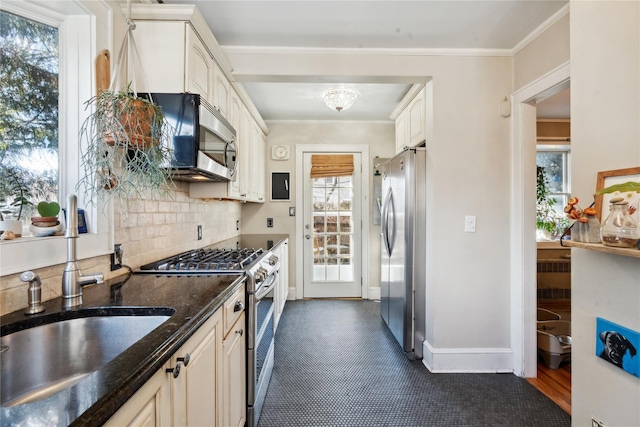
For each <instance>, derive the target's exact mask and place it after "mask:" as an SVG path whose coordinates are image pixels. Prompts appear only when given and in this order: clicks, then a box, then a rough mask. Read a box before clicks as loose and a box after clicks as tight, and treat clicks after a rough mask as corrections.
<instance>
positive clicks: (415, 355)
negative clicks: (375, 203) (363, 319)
mask: <svg viewBox="0 0 640 427" xmlns="http://www.w3.org/2000/svg"><path fill="white" fill-rule="evenodd" d="M425 169H426V150H425V148H410V149H406V150H404V151H403V152H401V153H399V154H398V155H396V156H395V157H394V158H392V159H390V160H388V161H387V162H385V163H384V164H383V165H382V167H381V173H382V200H383V203H382V218H381V224H380V228H381V235H382V239H381V240H382V248H381V254H382V262H381V264H382V271H381V284H380V288H381V298H380V315H381V316H382V318H383V319H384V321H385V323H386V324H387V325H388V326H389V329H390V330H391V332H392V333H393V335H394V336H395V338H396V340H397V341H398V343H399V344H400V346H401V347H402V349H403V350H404V351H405V353H406V354H407V357H409V358H410V359H421V358H422V342H423V341H424V336H425V304H426V299H425V298H426V295H425V280H426V267H425V264H426V239H427V235H426V170H425Z"/></svg>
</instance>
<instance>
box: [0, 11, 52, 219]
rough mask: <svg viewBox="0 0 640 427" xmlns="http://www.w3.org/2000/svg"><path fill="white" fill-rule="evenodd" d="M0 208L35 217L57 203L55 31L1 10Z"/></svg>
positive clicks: (6, 213) (19, 216) (14, 214)
mask: <svg viewBox="0 0 640 427" xmlns="http://www.w3.org/2000/svg"><path fill="white" fill-rule="evenodd" d="M0 51H2V54H3V55H2V56H3V58H2V61H0V141H2V143H0V177H1V178H0V200H1V201H2V204H1V206H0V208H1V212H2V214H3V216H5V217H9V216H12V217H13V218H14V219H22V222H23V224H25V225H28V218H29V217H31V216H32V215H35V214H36V213H35V212H34V211H35V205H36V204H37V203H38V202H39V201H57V200H58V65H59V62H58V29H57V28H55V27H52V26H50V25H46V24H42V23H40V22H36V21H33V20H31V19H26V18H24V17H21V16H18V15H14V14H12V13H8V12H3V11H0Z"/></svg>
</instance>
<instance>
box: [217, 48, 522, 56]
mask: <svg viewBox="0 0 640 427" xmlns="http://www.w3.org/2000/svg"><path fill="white" fill-rule="evenodd" d="M221 49H222V51H223V52H224V53H225V54H245V55H256V54H269V55H273V54H289V55H370V56H511V55H512V53H511V51H512V50H511V49H393V48H385V49H382V48H380V49H376V48H371V49H363V48H324V47H284V46H281V47H274V46H221Z"/></svg>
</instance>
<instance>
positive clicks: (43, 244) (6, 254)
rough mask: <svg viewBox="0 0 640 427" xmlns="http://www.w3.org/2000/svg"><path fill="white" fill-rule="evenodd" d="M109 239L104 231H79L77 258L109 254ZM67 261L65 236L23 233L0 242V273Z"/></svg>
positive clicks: (18, 271)
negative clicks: (15, 237)
mask: <svg viewBox="0 0 640 427" xmlns="http://www.w3.org/2000/svg"><path fill="white" fill-rule="evenodd" d="M109 242H110V239H109V237H108V235H107V236H105V235H103V234H81V235H80V237H79V238H78V241H77V242H76V243H77V248H76V253H77V259H78V260H80V259H87V258H93V257H97V256H101V255H106V254H109V253H111V252H112V251H113V250H112V247H111V246H110V245H109ZM66 261H67V239H65V238H64V236H51V237H33V236H24V237H19V238H17V239H14V240H3V241H1V242H0V276H7V275H9V274H15V273H20V272H23V271H26V270H35V269H38V268H43V267H49V266H52V265H56V264H63V263H65V262H66Z"/></svg>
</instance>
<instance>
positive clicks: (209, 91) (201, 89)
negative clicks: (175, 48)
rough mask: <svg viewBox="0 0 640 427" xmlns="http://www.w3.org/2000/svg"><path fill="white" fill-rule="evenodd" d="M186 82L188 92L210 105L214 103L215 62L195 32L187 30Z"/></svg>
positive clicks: (187, 27) (188, 27) (187, 28)
mask: <svg viewBox="0 0 640 427" xmlns="http://www.w3.org/2000/svg"><path fill="white" fill-rule="evenodd" d="M185 30H186V46H187V49H186V63H187V67H186V68H187V69H186V74H185V76H186V82H185V88H186V91H187V92H191V93H198V94H200V97H201V98H202V99H205V100H206V101H207V102H209V103H210V104H213V101H214V99H215V98H214V90H213V89H214V84H213V73H214V64H215V61H214V60H213V58H212V57H211V55H209V52H207V48H206V47H205V46H204V43H202V41H201V40H200V37H198V35H197V34H196V33H195V31H194V30H193V29H192V28H191V27H190V26H189V25H187V26H186V28H185Z"/></svg>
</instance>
